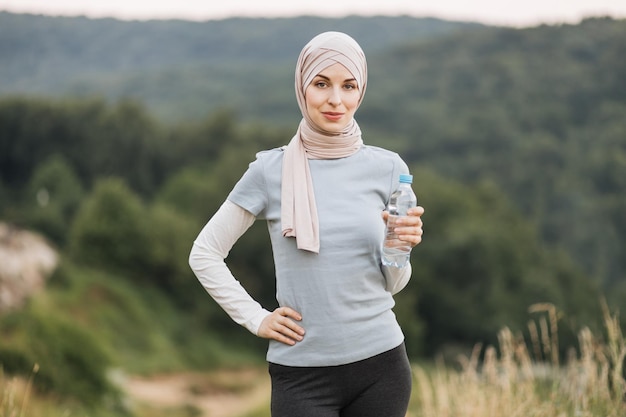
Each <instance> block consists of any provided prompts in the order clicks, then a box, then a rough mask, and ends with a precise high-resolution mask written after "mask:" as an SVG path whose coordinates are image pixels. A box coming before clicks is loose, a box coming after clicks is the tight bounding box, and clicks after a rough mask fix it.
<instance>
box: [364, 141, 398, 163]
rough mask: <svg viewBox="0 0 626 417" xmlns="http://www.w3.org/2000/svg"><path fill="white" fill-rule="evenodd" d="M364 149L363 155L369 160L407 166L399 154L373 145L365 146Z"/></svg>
mask: <svg viewBox="0 0 626 417" xmlns="http://www.w3.org/2000/svg"><path fill="white" fill-rule="evenodd" d="M363 148H364V149H363V154H364V155H365V156H366V157H367V158H371V159H373V160H376V161H379V162H383V163H391V164H393V165H398V164H399V165H405V163H404V161H403V160H402V158H401V157H400V155H399V154H398V153H397V152H394V151H390V150H388V149H384V148H381V147H378V146H372V145H365V146H364V147H363Z"/></svg>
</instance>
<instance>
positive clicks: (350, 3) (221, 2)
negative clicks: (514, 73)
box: [0, 0, 626, 27]
mask: <svg viewBox="0 0 626 417" xmlns="http://www.w3.org/2000/svg"><path fill="white" fill-rule="evenodd" d="M0 10H4V11H10V12H15V13H35V14H47V15H69V16H78V15H83V16H89V17H115V18H119V19H127V20H149V19H170V18H176V19H185V20H212V19H223V18H226V17H233V16H250V17H289V16H298V15H319V16H335V17H340V16H346V15H351V14H358V15H365V16H371V15H403V14H404V15H411V16H418V17H426V16H427V17H438V18H442V19H447V20H463V21H473V22H480V23H486V24H491V25H504V26H516V27H524V26H535V25H538V24H542V23H546V24H560V23H578V22H579V21H580V20H581V19H582V18H585V17H590V16H612V17H614V18H618V19H623V18H626V0H523V1H522V0H520V1H506V0H369V1H368V0H330V1H329V0H324V1H322V0H317V1H311V0H0Z"/></svg>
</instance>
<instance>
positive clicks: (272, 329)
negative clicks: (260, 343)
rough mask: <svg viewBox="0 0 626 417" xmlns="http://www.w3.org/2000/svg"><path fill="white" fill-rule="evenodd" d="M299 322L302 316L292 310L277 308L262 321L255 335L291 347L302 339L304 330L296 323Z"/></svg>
mask: <svg viewBox="0 0 626 417" xmlns="http://www.w3.org/2000/svg"><path fill="white" fill-rule="evenodd" d="M300 320H302V316H301V315H300V313H298V312H297V311H295V310H294V309H292V308H289V307H278V308H277V309H276V310H274V311H273V312H272V314H270V315H269V316H267V317H265V319H263V321H262V322H261V325H260V326H259V331H258V332H257V334H258V336H259V337H263V338H265V339H273V340H277V341H279V342H281V343H284V344H286V345H290V346H293V345H295V344H296V343H297V342H300V341H301V340H302V339H303V338H304V329H303V328H302V327H300V326H299V325H298V324H297V323H296V321H300Z"/></svg>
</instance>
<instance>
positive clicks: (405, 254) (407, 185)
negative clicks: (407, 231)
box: [382, 174, 417, 268]
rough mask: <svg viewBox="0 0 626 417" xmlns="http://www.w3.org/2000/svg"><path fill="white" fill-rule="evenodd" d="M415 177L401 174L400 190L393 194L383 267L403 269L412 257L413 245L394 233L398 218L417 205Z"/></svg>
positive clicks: (384, 243)
mask: <svg viewBox="0 0 626 417" xmlns="http://www.w3.org/2000/svg"><path fill="white" fill-rule="evenodd" d="M412 183H413V176H412V175H408V174H400V185H399V186H398V189H397V190H395V191H394V192H393V193H391V198H390V199H389V204H388V205H387V211H388V212H389V218H388V219H387V227H386V230H385V241H384V242H383V255H382V261H383V265H387V266H394V267H397V268H402V267H403V266H405V265H406V263H407V262H408V261H409V257H410V255H411V249H412V248H411V244H410V243H408V242H405V241H402V240H400V239H398V236H397V235H396V233H395V232H394V228H395V224H396V222H397V220H398V218H400V217H402V216H406V215H407V211H408V210H409V209H410V208H411V207H415V206H416V205H417V197H416V196H415V193H414V192H413V189H412V188H411V184H412Z"/></svg>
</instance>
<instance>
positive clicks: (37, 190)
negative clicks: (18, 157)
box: [24, 155, 84, 244]
mask: <svg viewBox="0 0 626 417" xmlns="http://www.w3.org/2000/svg"><path fill="white" fill-rule="evenodd" d="M83 195H84V191H83V187H82V185H81V183H80V181H79V180H78V177H77V176H76V174H75V173H74V171H73V170H72V168H71V167H70V166H69V164H68V163H67V162H66V160H65V158H64V157H63V156H61V155H54V156H52V157H50V158H48V159H47V160H46V161H44V162H43V163H42V164H41V165H40V166H39V167H38V168H37V170H36V171H35V172H34V173H33V175H32V178H31V180H30V182H29V184H28V187H27V188H26V196H25V198H24V205H25V208H26V212H27V215H26V216H27V219H26V222H27V223H28V224H29V225H31V226H32V227H33V228H35V229H37V230H39V231H41V232H43V233H44V234H45V235H47V236H48V237H49V238H51V239H52V240H53V241H55V242H56V243H57V244H63V243H65V241H66V240H67V236H68V230H69V227H70V224H71V222H72V220H73V216H74V214H75V212H76V210H77V209H78V207H79V205H80V202H81V200H82V198H83Z"/></svg>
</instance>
